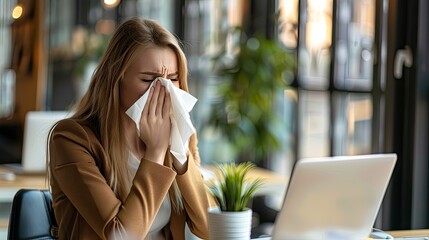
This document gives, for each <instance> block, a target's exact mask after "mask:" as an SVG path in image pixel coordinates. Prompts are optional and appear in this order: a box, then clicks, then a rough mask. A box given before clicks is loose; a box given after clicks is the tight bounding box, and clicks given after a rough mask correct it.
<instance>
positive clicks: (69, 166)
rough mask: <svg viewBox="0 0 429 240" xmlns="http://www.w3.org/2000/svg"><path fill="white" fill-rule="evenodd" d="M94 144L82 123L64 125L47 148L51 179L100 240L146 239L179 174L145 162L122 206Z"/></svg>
mask: <svg viewBox="0 0 429 240" xmlns="http://www.w3.org/2000/svg"><path fill="white" fill-rule="evenodd" d="M92 137H93V138H94V136H92ZM91 143H92V141H91V136H89V135H88V132H87V131H86V130H85V129H84V128H83V127H82V126H81V125H80V124H78V123H77V122H75V121H73V120H63V121H60V122H59V123H58V124H57V126H56V127H55V129H54V130H53V133H52V135H51V139H50V146H49V148H50V149H49V151H50V170H51V174H52V178H54V179H55V181H56V182H57V184H58V185H59V188H60V190H61V191H62V192H63V193H64V194H65V196H66V197H67V199H68V200H69V201H70V202H71V203H72V205H73V206H74V208H76V210H77V211H78V213H79V214H80V215H81V216H82V217H83V218H84V219H85V221H86V222H87V223H88V224H89V225H90V226H91V228H92V229H93V230H94V231H95V232H96V233H97V234H98V235H99V236H100V237H101V238H103V239H110V238H114V239H118V238H119V237H121V238H124V239H133V238H135V236H146V235H147V233H148V231H149V229H150V226H151V224H152V222H153V220H154V218H155V216H156V214H157V211H158V209H159V208H160V206H161V203H162V201H163V199H164V197H165V196H166V194H167V192H168V190H169V188H170V186H171V184H172V182H173V180H174V178H175V176H176V173H175V172H174V171H173V170H172V169H170V168H167V167H164V166H161V165H158V164H156V163H153V162H151V161H148V160H144V159H142V160H141V163H140V166H139V168H138V170H137V173H136V176H135V178H134V180H133V182H132V186H131V190H130V192H129V195H128V196H127V198H126V200H125V201H124V202H123V203H122V202H121V200H120V199H118V198H117V196H116V195H115V193H114V192H113V191H112V189H111V188H110V186H109V185H108V183H107V181H106V178H105V177H104V176H103V175H102V173H101V172H100V169H99V167H98V166H97V164H96V162H97V161H99V160H97V159H96V158H95V156H96V154H95V152H94V148H93V147H94V146H93V145H91ZM133 236H134V237H133Z"/></svg>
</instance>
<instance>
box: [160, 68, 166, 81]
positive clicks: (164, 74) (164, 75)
mask: <svg viewBox="0 0 429 240" xmlns="http://www.w3.org/2000/svg"><path fill="white" fill-rule="evenodd" d="M161 74H162V77H163V78H167V67H166V66H162V72H161Z"/></svg>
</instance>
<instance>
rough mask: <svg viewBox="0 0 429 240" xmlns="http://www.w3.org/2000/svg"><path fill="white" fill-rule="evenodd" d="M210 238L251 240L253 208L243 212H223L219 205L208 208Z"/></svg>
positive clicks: (213, 239) (211, 239) (212, 239)
mask: <svg viewBox="0 0 429 240" xmlns="http://www.w3.org/2000/svg"><path fill="white" fill-rule="evenodd" d="M208 221H209V239H210V240H217V239H222V240H229V239H234V240H249V239H250V233H251V228H252V209H247V210H245V211H242V212H222V211H221V210H220V208H219V207H213V208H209V209H208Z"/></svg>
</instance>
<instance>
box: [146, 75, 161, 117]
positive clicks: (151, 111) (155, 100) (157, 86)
mask: <svg viewBox="0 0 429 240" xmlns="http://www.w3.org/2000/svg"><path fill="white" fill-rule="evenodd" d="M160 89H161V83H159V81H157V82H156V83H155V89H154V91H153V96H152V99H150V101H149V99H148V102H147V103H146V105H147V104H148V103H149V105H150V106H151V107H150V109H149V115H151V116H155V113H156V108H157V104H158V97H159V92H160Z"/></svg>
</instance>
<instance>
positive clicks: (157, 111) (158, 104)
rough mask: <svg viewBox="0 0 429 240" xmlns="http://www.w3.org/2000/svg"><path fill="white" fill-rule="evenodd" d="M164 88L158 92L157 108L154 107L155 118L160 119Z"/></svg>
mask: <svg viewBox="0 0 429 240" xmlns="http://www.w3.org/2000/svg"><path fill="white" fill-rule="evenodd" d="M165 92H166V91H165V87H164V86H161V89H160V91H159V95H158V101H157V106H156V112H155V114H156V116H161V117H162V110H163V107H164V101H165Z"/></svg>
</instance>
